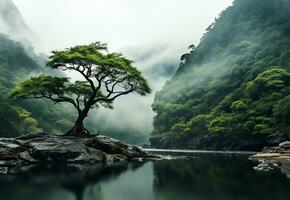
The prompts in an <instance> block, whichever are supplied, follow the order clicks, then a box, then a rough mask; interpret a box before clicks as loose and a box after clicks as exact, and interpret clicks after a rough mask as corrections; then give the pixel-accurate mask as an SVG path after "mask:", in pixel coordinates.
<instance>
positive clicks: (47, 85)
mask: <svg viewBox="0 0 290 200" xmlns="http://www.w3.org/2000/svg"><path fill="white" fill-rule="evenodd" d="M47 66H49V67H51V68H53V69H60V70H63V71H74V72H77V73H78V74H80V75H81V77H82V79H83V80H81V81H75V82H72V81H70V79H69V78H67V77H53V76H45V75H41V76H38V77H31V78H29V79H27V80H24V81H22V82H21V83H20V84H19V85H18V86H16V87H15V88H14V89H12V90H11V91H10V93H9V97H10V98H13V99H26V98H46V99H50V100H52V101H53V102H55V103H70V104H72V105H73V106H74V108H75V109H76V110H77V112H78V118H77V120H76V122H75V125H74V126H73V127H72V128H71V129H70V130H69V131H68V132H67V133H66V135H70V136H84V135H88V134H89V131H88V130H87V129H86V128H85V127H84V125H83V121H84V119H85V118H86V117H87V115H88V112H89V111H90V110H91V109H93V108H96V107H99V106H104V107H107V108H112V103H113V101H114V100H115V99H116V98H118V97H121V96H123V95H127V94H129V93H137V94H139V95H141V96H144V95H146V94H149V93H150V92H151V89H150V87H149V86H148V83H147V81H146V79H145V78H144V77H143V76H142V75H141V73H140V72H139V71H138V70H137V69H136V68H135V67H134V66H132V61H131V60H129V59H127V58H125V57H124V56H123V55H122V54H118V53H109V52H108V50H107V45H106V44H103V43H100V42H96V43H93V44H90V45H82V46H75V47H72V48H68V49H65V50H63V51H53V52H52V55H51V56H50V57H49V59H48V62H47Z"/></svg>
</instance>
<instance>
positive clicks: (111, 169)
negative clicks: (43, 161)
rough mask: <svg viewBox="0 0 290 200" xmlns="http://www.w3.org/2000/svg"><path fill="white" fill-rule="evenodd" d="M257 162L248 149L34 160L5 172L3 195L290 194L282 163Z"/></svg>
mask: <svg viewBox="0 0 290 200" xmlns="http://www.w3.org/2000/svg"><path fill="white" fill-rule="evenodd" d="M166 154H169V153H168V152H166ZM175 155H176V154H175ZM168 158H170V157H169V156H168ZM257 165H258V163H256V162H253V161H250V160H248V155H247V154H236V153H230V154H225V153H221V152H219V153H212V152H207V153H205V152H203V153H198V152H194V153H190V152H186V153H182V152H179V153H178V157H175V159H170V160H160V161H155V162H146V163H144V164H142V163H133V164H129V165H120V164H119V165H106V166H103V165H97V166H94V167H82V166H62V167H61V166H34V167H31V168H30V169H29V170H27V169H25V168H24V169H23V173H21V174H19V175H15V176H7V175H1V176H0V199H1V200H75V199H78V200H81V199H83V200H191V199H197V200H212V199H221V200H227V199H234V200H235V199H237V200H239V199H241V200H242V199H243V200H244V199H255V200H258V199H271V200H272V199H275V200H279V199H285V200H286V199H290V198H289V196H290V179H288V178H287V177H286V175H285V174H284V173H282V172H281V170H280V169H279V168H275V167H274V168H273V169H272V170H270V171H257V170H254V167H255V166H257ZM27 171H28V172H27Z"/></svg>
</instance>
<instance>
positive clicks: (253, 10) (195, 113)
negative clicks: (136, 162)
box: [151, 0, 290, 150]
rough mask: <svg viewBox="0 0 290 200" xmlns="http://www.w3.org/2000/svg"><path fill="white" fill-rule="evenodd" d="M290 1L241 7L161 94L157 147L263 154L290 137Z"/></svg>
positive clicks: (223, 19) (247, 2) (212, 30)
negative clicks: (247, 151) (269, 147)
mask: <svg viewBox="0 0 290 200" xmlns="http://www.w3.org/2000/svg"><path fill="white" fill-rule="evenodd" d="M289 10H290V0H255V1H253V0H236V1H235V2H234V3H233V6H231V7H229V8H228V9H226V10H225V11H223V12H222V13H221V15H220V16H219V17H218V18H217V19H216V21H215V22H214V23H213V24H212V25H210V26H209V27H208V29H207V32H206V33H205V34H204V36H203V38H202V39H201V42H200V44H199V45H198V46H197V47H195V46H194V45H191V46H190V49H191V52H190V53H188V54H185V55H183V56H182V57H181V64H180V67H179V69H178V71H177V73H176V75H175V76H174V77H173V78H172V79H171V80H170V81H168V82H167V83H166V85H165V86H164V88H163V89H162V91H161V92H159V93H158V94H157V95H156V98H155V102H154V104H153V109H154V111H155V112H156V113H157V116H156V117H155V119H154V128H155V129H154V132H153V134H152V138H151V142H152V145H153V146H156V147H163V148H203V149H237V150H259V149H261V148H262V147H264V146H268V145H269V146H271V145H275V144H277V143H278V142H279V141H281V140H285V139H286V138H288V137H289V135H290V132H289V130H290V12H289Z"/></svg>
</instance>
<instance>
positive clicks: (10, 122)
mask: <svg viewBox="0 0 290 200" xmlns="http://www.w3.org/2000/svg"><path fill="white" fill-rule="evenodd" d="M27 51H29V55H28V53H27ZM32 57H33V58H32ZM39 63H43V60H42V59H41V58H39V57H38V56H37V55H35V54H33V52H32V51H31V49H29V50H28V49H26V48H25V47H24V46H23V45H22V44H20V43H19V42H14V41H12V40H10V39H7V38H6V36H4V35H1V34H0V126H1V129H0V136H1V137H3V136H7V137H14V136H19V135H21V134H25V133H32V132H41V131H46V132H52V133H55V132H60V129H59V128H58V127H57V126H55V125H54V122H55V121H57V120H59V119H63V118H66V119H72V112H71V111H69V110H68V109H67V108H61V107H58V106H56V107H54V108H52V107H51V105H50V104H48V103H47V102H46V101H43V100H33V101H32V100H26V101H21V102H12V101H9V100H8V99H7V93H8V91H9V90H10V89H11V88H13V87H15V85H16V84H17V82H19V80H22V79H24V78H27V76H28V75H29V74H31V73H50V71H49V70H47V69H45V68H44V67H42V66H41V65H39ZM58 73H59V72H58Z"/></svg>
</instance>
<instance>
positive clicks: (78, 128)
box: [65, 112, 90, 137]
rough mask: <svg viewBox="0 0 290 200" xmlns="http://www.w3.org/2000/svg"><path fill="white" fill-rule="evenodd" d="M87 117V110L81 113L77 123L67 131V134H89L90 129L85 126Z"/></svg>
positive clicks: (78, 135) (79, 135)
mask: <svg viewBox="0 0 290 200" xmlns="http://www.w3.org/2000/svg"><path fill="white" fill-rule="evenodd" d="M86 117H87V112H83V113H80V114H79V116H78V119H77V121H76V123H75V125H74V126H73V127H72V128H71V129H70V130H69V131H68V132H66V134H65V135H66V136H76V137H83V136H88V135H89V134H90V133H89V131H88V130H87V129H86V128H85V127H84V124H83V122H84V119H85V118H86Z"/></svg>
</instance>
